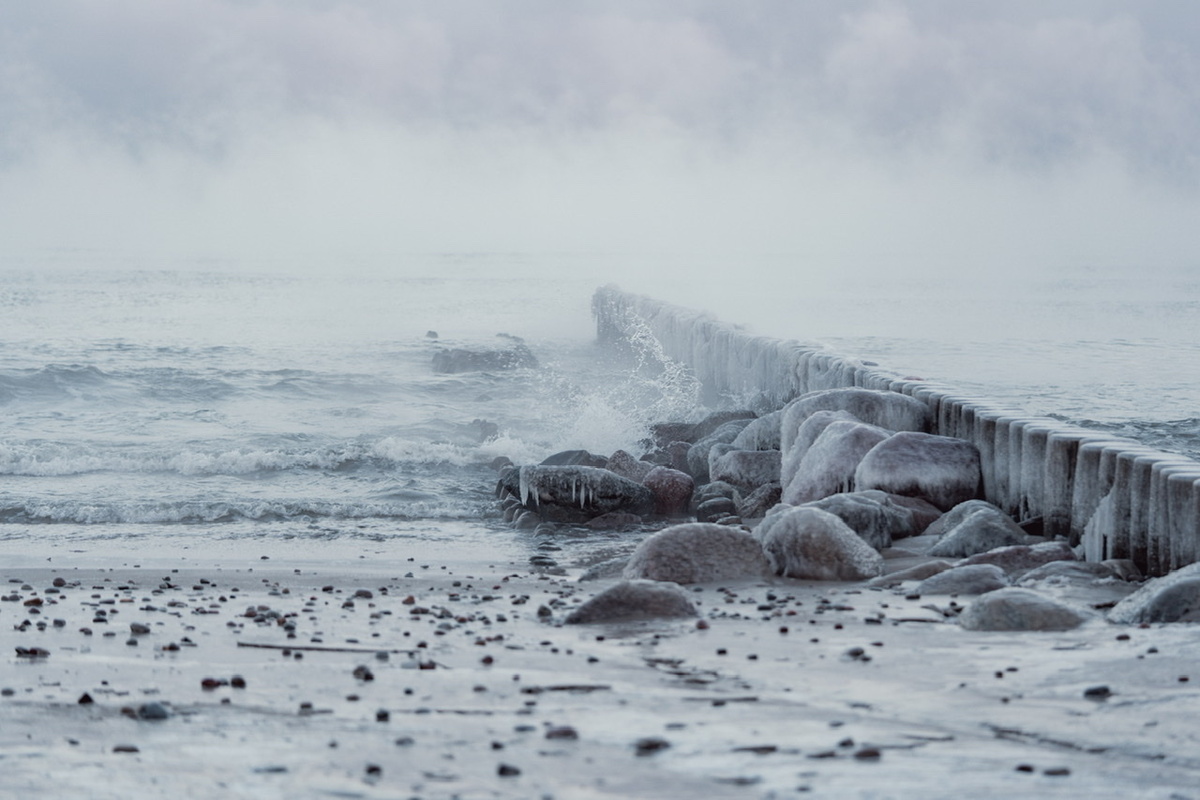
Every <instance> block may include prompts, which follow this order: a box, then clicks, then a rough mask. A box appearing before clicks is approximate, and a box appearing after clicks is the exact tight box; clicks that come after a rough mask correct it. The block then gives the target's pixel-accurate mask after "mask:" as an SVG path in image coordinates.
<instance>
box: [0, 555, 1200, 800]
mask: <svg viewBox="0 0 1200 800" xmlns="http://www.w3.org/2000/svg"><path fill="white" fill-rule="evenodd" d="M267 546H268V545H265V544H264V543H263V542H251V543H245V544H239V543H230V545H229V547H228V548H227V550H226V551H225V552H222V553H220V554H212V555H209V556H206V557H204V558H200V557H197V556H195V555H194V554H191V553H189V554H188V555H187V556H186V557H180V556H177V555H174V556H173V555H171V554H170V552H169V551H165V550H164V551H162V552H145V551H143V552H141V553H137V552H135V551H134V549H133V548H131V547H127V546H126V547H122V546H119V545H116V544H114V546H112V547H111V548H104V547H100V546H97V547H95V548H92V552H88V553H63V552H61V550H57V549H53V548H44V549H43V550H42V551H41V552H37V551H30V549H29V543H28V542H25V543H23V544H22V545H21V549H22V551H23V553H22V554H20V555H18V554H17V553H16V552H15V550H16V546H15V545H14V544H11V543H6V544H4V545H3V546H0V555H2V556H3V562H4V564H5V567H4V568H3V569H0V581H2V582H3V583H2V584H0V591H2V592H3V593H4V595H5V596H12V595H14V594H15V595H18V596H19V597H20V600H19V601H14V600H10V601H7V602H4V603H2V604H0V652H2V653H3V658H4V664H5V668H4V672H3V675H4V677H3V679H0V688H4V689H11V690H12V691H11V692H6V696H4V697H0V762H2V763H3V765H4V772H5V776H6V777H5V787H6V790H7V791H11V792H13V793H14V794H16V795H24V794H26V793H40V794H46V793H47V792H50V793H54V794H58V795H61V796H91V797H102V798H103V797H114V798H115V797H128V796H133V795H137V796H167V795H171V796H175V797H206V796H213V795H214V794H217V793H220V794H221V795H222V796H226V797H273V796H279V797H283V796H290V797H298V796H299V797H308V796H311V797H322V796H337V797H365V798H374V797H454V796H457V797H463V798H476V797H478V798H485V797H512V798H518V797H522V798H523V797H541V796H553V797H558V798H573V797H681V798H682V797H698V796H704V797H791V796H800V795H805V796H827V797H911V796H921V797H947V796H963V795H964V794H971V795H975V796H981V797H1000V796H1006V797H1010V796H1030V795H1036V796H1042V797H1053V796H1061V797H1078V796H1092V797H1129V796H1135V795H1136V796H1139V797H1161V798H1170V797H1193V796H1196V793H1195V789H1194V787H1195V786H1196V785H1198V783H1200V759H1197V758H1196V757H1195V752H1196V745H1197V738H1198V735H1197V734H1196V732H1195V728H1194V724H1193V720H1194V719H1195V716H1196V714H1197V713H1198V712H1200V671H1195V664H1196V663H1198V659H1200V641H1197V640H1196V637H1195V635H1194V628H1193V627H1192V626H1189V625H1180V624H1177V625H1164V626H1154V627H1150V628H1137V627H1123V626H1114V625H1110V624H1108V623H1105V622H1102V621H1096V622H1093V623H1089V624H1087V625H1085V626H1084V627H1082V628H1080V629H1078V630H1075V631H1071V632H1067V633H1022V634H1007V633H973V632H970V631H965V630H962V629H960V628H959V627H958V626H957V625H954V624H953V623H948V624H947V623H943V622H939V621H915V620H920V619H925V620H935V619H938V618H940V615H938V614H936V613H934V612H932V611H930V610H929V609H928V608H923V606H928V605H930V604H936V605H944V604H945V603H946V602H948V601H949V598H944V597H943V598H925V599H919V600H909V599H905V595H904V594H903V593H899V594H897V593H893V592H891V591H883V590H871V589H866V588H865V587H863V586H861V585H850V584H817V583H810V582H801V581H793V580H787V579H776V580H774V581H757V582H747V583H741V584H725V585H723V586H721V587H716V586H704V587H699V588H700V589H701V590H700V591H696V592H695V593H694V596H695V599H696V601H697V602H698V604H699V607H700V613H701V618H702V619H703V620H704V621H705V622H706V624H707V628H706V629H702V628H699V627H698V626H697V623H696V621H694V620H686V621H672V622H653V623H639V624H625V625H587V626H561V627H560V626H559V625H558V622H559V621H561V620H562V618H563V617H564V616H565V615H566V612H567V611H568V610H569V609H570V608H572V607H574V605H575V604H577V603H578V602H580V601H582V600H583V599H586V598H587V597H589V596H591V594H593V593H594V592H595V591H597V590H599V589H600V588H603V586H604V585H607V584H606V583H604V582H597V583H587V584H583V585H578V584H576V583H575V581H574V575H568V576H565V577H555V576H549V575H539V574H537V573H535V572H531V571H530V570H529V568H528V566H527V565H526V564H518V563H516V562H507V563H506V562H500V561H497V562H493V563H492V566H491V567H489V566H488V565H487V564H486V563H482V562H471V561H469V560H466V559H463V560H445V559H440V560H433V561H425V562H422V563H416V562H410V561H408V560H407V558H406V557H396V556H389V555H388V554H386V553H385V552H382V551H383V550H385V549H386V548H385V547H384V546H381V545H378V544H375V543H362V542H358V543H352V542H322V543H306V544H305V546H304V548H303V551H302V552H301V551H300V550H299V548H295V549H293V550H292V555H293V556H295V557H294V558H293V557H289V555H288V554H287V553H280V552H279V551H280V550H283V549H284V548H281V547H279V546H278V544H274V545H270V547H271V550H264V547H267ZM272 550H273V551H274V552H272ZM10 551H11V552H10ZM264 554H267V555H269V558H268V559H266V560H263V559H262V558H261V555H264ZM134 555H136V556H140V557H139V558H137V559H136V560H131V556H134ZM889 555H890V556H892V558H890V559H889V565H893V566H899V565H901V564H903V563H905V562H906V560H907V559H906V558H905V553H903V552H902V551H895V552H892V553H890V554H889ZM360 556H364V557H362V558H360ZM48 558H49V559H53V560H52V561H47V559H48ZM135 564H138V565H140V566H134V565H135ZM443 567H444V569H443ZM175 570H178V572H176V571H175ZM409 573H411V574H412V577H405V576H406V575H408V574H409ZM55 577H59V578H62V579H63V581H62V582H63V583H65V585H64V586H61V587H54V586H53V582H54V578H55ZM456 583H457V584H459V585H457V586H456V585H455V584H456ZM26 586H28V587H30V588H23V587H26ZM164 587H166V588H164ZM326 587H329V588H328V590H327V588H326ZM497 587H498V588H497ZM52 588H58V589H59V591H58V592H57V593H55V592H50V591H49V590H50V589H52ZM235 589H236V591H235ZM360 589H364V590H367V591H369V592H371V594H372V595H373V596H372V597H371V598H365V597H357V598H355V597H354V594H355V592H356V591H358V590H360ZM385 590H386V591H385ZM409 596H411V597H412V598H413V599H412V602H411V603H406V602H405V601H406V599H407V598H408V597H409ZM33 597H40V598H42V599H43V601H44V605H43V606H41V608H40V611H41V613H40V614H30V613H29V612H30V607H28V606H25V605H24V602H25V601H26V600H28V599H30V598H33ZM222 597H223V598H224V600H222V599H221V598H222ZM524 597H527V599H522V598H524ZM485 598H490V599H485ZM108 600H111V601H112V602H111V603H107V602H105V601H108ZM347 600H351V601H352V602H353V608H349V607H343V604H344V603H345V602H346V601H347ZM263 606H265V607H266V609H261V610H262V613H263V614H264V615H266V621H263V622H255V620H254V618H253V617H246V616H245V613H246V611H247V609H248V608H250V607H254V608H256V609H259V608H260V607H263ZM543 606H544V607H545V608H547V609H549V610H550V612H551V615H550V617H545V616H541V615H539V608H540V607H543ZM100 609H107V610H108V611H109V612H110V614H109V616H108V618H109V620H110V621H109V622H107V623H95V622H93V619H94V615H95V614H96V611H97V610H100ZM149 609H155V610H149ZM419 609H424V610H425V613H420V612H419V611H418V610H419ZM113 610H115V611H116V612H117V613H116V614H115V615H112V614H111V611H113ZM271 611H274V612H278V614H279V615H280V616H281V618H283V619H285V620H287V621H290V622H292V623H294V624H295V638H294V639H289V638H288V637H287V633H286V629H285V627H284V626H282V625H280V624H279V623H278V622H277V621H276V620H274V619H273V618H271V617H270V615H269V613H268V612H271ZM414 611H418V613H413V612H414ZM202 612H203V613H202ZM293 615H294V616H293ZM24 619H29V620H30V624H29V625H27V626H26V627H25V629H24V630H20V629H19V628H20V626H21V623H22V620H24ZM55 619H61V620H62V621H63V625H62V626H61V627H55V625H54V623H53V621H54V620H55ZM902 620H912V621H902ZM39 621H41V622H45V623H46V625H45V630H44V631H39V630H38V629H37V626H36V623H37V622H39ZM133 622H140V623H144V624H146V625H147V626H149V628H150V633H148V634H145V635H134V634H132V633H131V629H130V623H133ZM84 627H88V628H91V629H92V631H93V633H92V635H91V636H86V635H84V634H83V633H81V632H80V629H81V628H84ZM785 628H786V632H785V631H784V629H785ZM106 632H110V633H112V634H113V635H111V636H106V635H105V633H106ZM1120 636H1125V637H1127V638H1123V639H1121V638H1118V637H1120ZM183 637H187V638H188V639H190V640H191V642H192V643H194V645H195V646H188V645H186V644H185V645H183V646H181V647H180V648H179V649H178V650H164V649H163V648H164V646H167V645H170V644H172V643H175V644H179V643H180V642H181V641H182V639H183ZM495 637H503V638H495ZM131 639H132V640H135V641H136V642H137V644H136V645H130V644H127V642H128V641H129V640H131ZM421 642H424V643H425V645H426V646H425V647H419V646H418V645H419V643H421ZM239 643H241V644H242V645H243V646H239ZM246 644H257V645H271V647H247V646H244V645H246ZM289 646H290V647H291V648H293V649H292V650H291V651H290V652H286V654H285V650H283V649H280V648H284V647H289ZM18 647H21V648H26V649H29V648H33V647H41V648H44V649H46V650H48V651H49V655H48V656H47V657H44V658H26V657H21V656H18V655H16V648H18ZM300 648H335V649H332V650H318V649H311V650H306V649H300ZM854 648H861V650H862V653H863V654H864V655H867V656H868V657H869V660H866V659H863V658H861V657H855V656H854V655H852V654H853V653H854V652H855V651H854ZM1152 649H1153V651H1152ZM378 651H387V652H388V656H387V658H386V659H385V660H384V659H380V658H377V657H376V655H375V653H376V652H378ZM410 653H411V654H412V657H410ZM297 654H300V655H301V656H302V657H301V658H297V657H296V656H297ZM485 657H491V659H492V663H490V664H485V663H484V659H485ZM420 661H425V662H427V663H430V662H432V663H434V664H435V665H436V666H435V668H433V669H419V668H416V667H417V663H416V662H420ZM356 667H366V668H367V669H368V670H369V671H370V672H371V673H372V675H373V679H372V680H362V679H361V678H358V677H355V675H354V670H355V668H356ZM1191 672H1195V674H1190V673H1191ZM234 675H240V676H241V677H242V678H243V679H244V681H245V688H244V689H236V688H233V687H231V686H228V685H223V686H218V687H217V688H215V689H211V690H206V689H204V688H202V685H201V681H202V680H203V679H204V678H214V679H217V680H218V681H220V680H226V681H227V680H229V679H230V678H231V677H232V676H234ZM1183 677H1187V678H1188V679H1189V680H1187V681H1183V680H1181V679H1182V678H1183ZM1101 684H1103V685H1107V686H1109V687H1110V688H1111V690H1112V692H1113V694H1112V696H1111V697H1110V698H1109V699H1107V700H1104V701H1095V700H1090V699H1087V698H1085V697H1084V691H1085V690H1086V689H1087V688H1089V687H1092V686H1095V685H1101ZM564 687H574V688H564ZM601 687H603V688H601ZM406 690H411V693H408V692H407V691H406ZM84 693H88V694H89V695H90V696H91V697H92V698H93V699H94V701H95V702H94V703H92V704H90V705H80V704H79V703H78V700H79V699H80V697H81V696H82V695H83V694H84ZM352 696H356V697H357V698H358V699H351V697H352ZM151 702H154V703H159V704H161V705H162V706H163V707H164V708H166V709H167V710H168V712H169V714H170V716H169V717H168V718H167V719H165V720H147V719H136V718H131V717H129V716H126V715H124V714H122V711H121V710H122V708H128V709H131V710H132V711H133V713H134V714H135V715H136V712H137V709H138V708H139V707H140V706H141V705H143V704H146V703H151ZM303 703H311V704H312V711H311V712H309V711H304V710H302V705H301V704H303ZM380 711H386V712H387V717H388V719H387V721H379V719H378V715H379V712H380ZM565 727H569V728H570V729H572V730H573V731H575V733H576V735H577V738H569V733H566V732H563V731H561V730H560V731H559V733H557V734H554V735H552V737H551V738H547V734H548V733H549V732H550V731H551V730H554V729H562V728H565ZM555 737H566V738H555ZM646 737H661V738H662V739H665V740H666V741H667V742H669V745H670V746H669V747H666V748H665V749H662V750H660V751H658V752H655V753H653V754H650V755H641V756H639V755H638V754H637V752H638V751H637V749H636V743H637V742H638V741H639V740H641V739H644V738H646ZM409 739H411V742H409ZM118 746H131V747H136V748H137V752H114V748H116V747H118ZM872 751H876V752H878V754H879V757H878V758H874V757H871V756H872ZM856 754H857V755H858V756H859V757H856ZM502 764H503V765H509V766H512V767H515V768H516V769H518V770H519V771H520V774H517V775H512V776H501V775H500V774H499V770H500V767H501V765H502ZM1020 766H1027V767H1028V768H1030V769H1032V772H1026V771H1020V770H1018V767H1020ZM374 767H378V768H379V771H378V773H375V771H374V769H373V768H374ZM1064 769H1065V770H1067V771H1069V774H1065V775H1061V774H1054V773H1055V772H1056V771H1061V770H1064Z"/></svg>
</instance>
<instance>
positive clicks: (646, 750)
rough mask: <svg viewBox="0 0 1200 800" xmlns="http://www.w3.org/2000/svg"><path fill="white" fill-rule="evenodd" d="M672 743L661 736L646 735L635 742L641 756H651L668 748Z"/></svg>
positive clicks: (635, 749)
mask: <svg viewBox="0 0 1200 800" xmlns="http://www.w3.org/2000/svg"><path fill="white" fill-rule="evenodd" d="M670 746H671V743H670V742H668V741H667V740H666V739H664V738H662V737H661V736H644V737H642V738H641V739H638V740H637V741H636V742H634V743H633V748H634V751H635V752H636V753H637V754H638V755H639V756H649V755H654V754H655V753H658V752H661V751H663V750H666V749H667V748H668V747H670Z"/></svg>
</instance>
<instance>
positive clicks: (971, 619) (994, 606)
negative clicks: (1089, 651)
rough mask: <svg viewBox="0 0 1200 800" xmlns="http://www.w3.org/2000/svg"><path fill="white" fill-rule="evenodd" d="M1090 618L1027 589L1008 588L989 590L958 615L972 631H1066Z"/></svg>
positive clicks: (959, 619) (1082, 612) (960, 620)
mask: <svg viewBox="0 0 1200 800" xmlns="http://www.w3.org/2000/svg"><path fill="white" fill-rule="evenodd" d="M1088 619H1090V615H1089V614H1088V613H1087V612H1085V611H1082V610H1080V609H1077V608H1074V607H1072V606H1068V605H1066V604H1064V603H1060V602H1058V601H1057V600H1052V599H1050V598H1048V597H1045V596H1044V595H1040V594H1038V593H1037V592H1032V591H1030V590H1028V589H1018V588H1014V587H1008V588H1005V589H997V590H996V591H994V592H988V593H987V594H985V595H982V596H981V597H979V599H977V600H975V601H974V602H973V603H971V604H970V605H969V606H967V607H966V609H964V610H963V612H962V613H961V614H960V615H959V617H958V622H959V625H961V626H962V627H963V628H966V629H967V630H973V631H1067V630H1071V629H1073V628H1077V627H1079V626H1080V625H1082V624H1083V623H1084V622H1086V621H1087V620H1088Z"/></svg>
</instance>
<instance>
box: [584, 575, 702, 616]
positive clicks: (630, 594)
mask: <svg viewBox="0 0 1200 800" xmlns="http://www.w3.org/2000/svg"><path fill="white" fill-rule="evenodd" d="M694 616H696V607H695V606H694V605H692V600H691V598H690V597H688V593H687V592H685V591H684V590H683V589H680V588H679V587H678V586H674V585H672V584H668V583H659V582H657V581H642V580H636V581H621V582H620V583H618V584H615V585H613V586H610V587H608V588H607V589H605V590H604V591H602V592H600V593H599V594H597V595H596V596H595V597H593V598H591V599H590V600H588V601H586V602H585V603H583V605H581V606H579V608H577V609H575V610H574V611H572V612H571V613H570V614H568V615H567V618H566V620H565V621H566V623H567V624H568V625H580V624H588V623H595V622H628V621H632V620H639V619H659V618H673V617H694Z"/></svg>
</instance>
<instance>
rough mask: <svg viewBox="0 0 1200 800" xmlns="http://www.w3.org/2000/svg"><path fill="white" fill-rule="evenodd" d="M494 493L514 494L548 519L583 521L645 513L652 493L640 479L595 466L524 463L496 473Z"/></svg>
mask: <svg viewBox="0 0 1200 800" xmlns="http://www.w3.org/2000/svg"><path fill="white" fill-rule="evenodd" d="M497 494H498V495H500V497H501V499H502V500H503V499H504V497H506V496H513V497H516V498H517V500H518V502H519V503H520V504H521V506H523V507H524V508H525V509H526V510H528V511H532V512H536V513H537V514H538V515H539V516H540V517H541V518H542V519H544V520H547V521H551V522H583V521H586V520H589V519H592V518H593V517H598V516H600V515H601V514H608V513H610V512H613V511H627V512H629V513H630V514H638V515H643V514H649V513H651V512H652V511H653V510H654V496H653V495H652V494H651V492H650V490H649V489H647V488H646V487H645V486H643V485H642V484H640V483H636V482H634V481H631V480H629V479H628V478H622V477H621V476H620V475H617V474H615V473H612V472H609V471H608V470H606V469H599V468H597V467H581V466H544V465H541V464H527V465H525V466H521V467H508V468H506V469H505V470H504V472H502V473H501V475H500V481H499V485H498V487H497Z"/></svg>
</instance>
